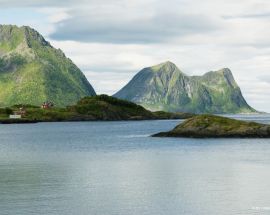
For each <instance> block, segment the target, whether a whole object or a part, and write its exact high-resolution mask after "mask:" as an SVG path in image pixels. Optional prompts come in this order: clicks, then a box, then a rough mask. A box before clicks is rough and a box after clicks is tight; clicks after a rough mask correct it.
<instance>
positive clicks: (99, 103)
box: [0, 95, 193, 124]
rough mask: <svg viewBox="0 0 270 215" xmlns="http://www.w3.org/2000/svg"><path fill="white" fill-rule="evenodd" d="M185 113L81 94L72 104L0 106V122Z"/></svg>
mask: <svg viewBox="0 0 270 215" xmlns="http://www.w3.org/2000/svg"><path fill="white" fill-rule="evenodd" d="M20 108H23V110H24V112H25V113H24V114H23V115H22V118H21V119H9V116H10V115H11V114H14V113H17V112H19V111H20ZM191 116H193V114H189V113H167V112H162V111H159V112H151V111H148V110H146V109H145V108H143V107H142V106H140V105H137V104H134V103H132V102H129V101H125V100H121V99H117V98H114V97H111V96H107V95H99V96H91V97H85V98H83V99H81V100H80V101H78V102H77V104H76V105H73V106H68V107H66V108H57V107H53V108H47V109H43V108H40V107H37V106H32V105H15V106H12V107H9V108H1V109H0V123H6V124H7V123H30V122H33V123H34V122H57V121H97V120H104V121H116V120H155V119H186V118H189V117H191Z"/></svg>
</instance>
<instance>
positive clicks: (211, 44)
mask: <svg viewBox="0 0 270 215" xmlns="http://www.w3.org/2000/svg"><path fill="white" fill-rule="evenodd" d="M0 4H1V7H15V6H16V7H33V10H36V11H39V12H40V13H42V14H43V15H45V16H46V22H45V23H46V26H47V27H46V29H47V33H45V35H49V34H52V33H53V34H54V37H55V38H58V39H59V40H58V41H52V44H53V45H54V46H56V47H57V48H61V49H63V50H64V52H65V53H66V54H67V56H69V57H70V58H71V59H72V60H73V61H74V62H75V63H76V64H77V65H78V66H79V67H80V68H81V69H82V70H83V71H84V72H85V74H86V76H87V77H88V79H89V81H90V82H91V83H92V84H93V85H94V87H95V88H96V90H97V92H99V93H109V94H112V93H114V92H115V91H117V90H119V89H120V88H121V87H122V86H123V85H124V84H125V83H126V82H128V81H129V80H130V78H131V77H132V76H133V75H135V73H136V72H138V71H139V70H140V69H142V68H143V67H146V66H151V65H153V64H157V63H160V62H162V61H166V60H170V61H173V62H175V63H176V64H177V65H178V66H179V68H180V69H182V70H183V72H185V73H187V74H203V73H205V72H207V71H209V70H218V69H220V68H223V67H229V68H230V69H231V70H232V72H233V74H234V76H235V79H236V80H237V82H238V83H239V85H240V87H241V89H242V92H243V94H244V96H245V97H246V99H247V101H248V103H250V104H251V105H252V106H253V107H254V108H257V109H259V110H264V111H269V112H270V94H269V90H270V83H269V82H270V81H269V80H270V78H268V77H269V72H270V57H269V56H270V38H269V35H270V2H269V0H239V1H235V0H204V1H201V0H168V1H162V0H114V1H113V0H77V1H75V0H69V1H50V0H41V1H34V0H32V1H31V0H26V1H19V0H9V1H7V0H0ZM37 7H39V9H38V8H37ZM40 7H41V8H42V9H40ZM44 8H45V9H44ZM21 10H24V8H22V9H21ZM40 10H41V11H40ZM38 22H40V25H38V23H36V24H35V25H34V27H35V28H37V30H41V31H42V32H44V31H45V30H46V29H45V28H41V27H42V26H43V24H42V23H44V22H41V21H40V19H39V20H38ZM18 23H21V21H20V22H19V21H18ZM48 25H49V27H48ZM47 38H48V39H50V40H51V38H49V37H48V36H47ZM63 40H67V41H63ZM70 40H74V41H70ZM75 41H76V42H75ZM153 42H154V43H153Z"/></svg>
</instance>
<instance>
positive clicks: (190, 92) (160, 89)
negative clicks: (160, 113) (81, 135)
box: [114, 62, 256, 113]
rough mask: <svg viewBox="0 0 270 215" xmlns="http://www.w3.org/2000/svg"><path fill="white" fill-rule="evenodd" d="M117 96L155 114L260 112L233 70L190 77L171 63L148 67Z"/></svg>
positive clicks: (222, 70) (116, 95)
mask: <svg viewBox="0 0 270 215" xmlns="http://www.w3.org/2000/svg"><path fill="white" fill-rule="evenodd" d="M114 96H115V97H117V98H121V99H126V100H129V101H132V102H135V103H137V104H140V105H142V106H143V107H145V108H147V109H149V110H152V111H157V110H164V111H170V112H191V113H252V112H256V111H255V110H254V109H253V108H252V107H250V106H249V105H248V104H247V102H246V101H245V99H244V97H243V96H242V93H241V90H240V88H239V86H238V85H237V83H236V82H235V80H234V77H233V75H232V73H231V71H230V70H229V69H221V70H219V71H216V72H208V73H206V74H205V75H203V76H188V75H186V74H184V73H183V72H182V71H180V70H179V69H178V68H177V67H176V65H175V64H173V63H171V62H165V63H162V64H159V65H156V66H153V67H148V68H144V69H143V70H141V71H140V72H139V73H138V74H136V75H135V76H134V78H133V79H132V80H131V81H130V82H129V83H128V84H127V85H126V86H125V87H123V88H122V89H121V90H120V91H119V92H117V93H116V94H115V95H114Z"/></svg>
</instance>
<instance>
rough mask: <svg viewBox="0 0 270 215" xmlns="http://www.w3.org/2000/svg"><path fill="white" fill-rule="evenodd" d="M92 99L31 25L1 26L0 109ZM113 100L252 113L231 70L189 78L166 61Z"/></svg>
mask: <svg viewBox="0 0 270 215" xmlns="http://www.w3.org/2000/svg"><path fill="white" fill-rule="evenodd" d="M94 95H96V93H95V91H94V89H93V87H92V86H91V84H90V83H89V82H88V80H87V79H86V77H85V76H84V75H83V73H82V72H81V71H80V69H79V68H78V67H77V66H76V65H75V64H74V63H73V62H72V61H71V60H70V59H68V58H67V57H66V56H65V54H64V53H63V52H62V51H61V50H59V49H55V48H54V47H52V46H51V45H50V43H49V42H47V41H46V40H45V39H44V38H43V37H42V35H40V34H39V33H38V32H37V31H35V30H34V29H32V28H30V27H25V26H24V27H17V26H13V25H0V107H3V106H12V105H14V104H31V105H41V104H42V103H43V102H44V101H52V102H53V103H54V104H55V105H56V106H59V107H61V106H68V105H73V104H75V103H76V102H77V101H78V100H80V99H81V98H83V97H86V96H94ZM114 96H115V97H117V98H120V99H125V100H129V101H131V102H135V103H137V104H139V105H142V106H143V107H145V108H146V109H149V110H152V111H160V110H162V111H170V112H191V113H252V112H256V111H255V110H254V109H253V108H251V107H250V106H249V105H248V104H247V102H246V101H245V99H244V98H243V96H242V93H241V90H240V88H239V87H238V85H237V83H236V82H235V80H234V78H233V75H232V73H231V71H230V70H229V69H222V70H219V71H216V72H208V73H206V74H205V75H203V76H188V75H186V74H184V73H183V72H181V71H180V70H179V69H178V68H177V67H176V66H175V64H173V63H171V62H165V63H162V64H159V65H156V66H153V67H148V68H145V69H143V70H141V71H140V72H139V73H138V74H137V75H136V76H135V77H134V78H133V79H132V80H131V81H130V82H129V83H128V84H127V85H126V86H125V87H124V88H122V89H121V90H120V91H119V92H117V93H116V94H115V95H114Z"/></svg>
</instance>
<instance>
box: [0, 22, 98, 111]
mask: <svg viewBox="0 0 270 215" xmlns="http://www.w3.org/2000/svg"><path fill="white" fill-rule="evenodd" d="M91 95H96V93H95V91H94V89H93V88H92V86H91V85H90V83H89V82H88V81H87V79H86V77H85V76H84V75H83V73H82V72H81V71H80V69H79V68H78V67H77V66H76V65H75V64H74V63H73V62H72V61H71V60H70V59H68V58H67V57H66V56H65V54H64V53H63V52H62V51H61V50H59V49H55V48H53V47H52V46H51V45H50V43H49V42H47V41H46V40H45V39H44V38H43V37H42V35H40V34H39V33H38V32H37V31H35V30H34V29H32V28H30V27H25V26H24V27H17V26H13V25H0V106H10V105H13V104H20V103H23V104H32V105H40V104H42V103H43V102H44V101H47V100H48V101H52V102H54V103H55V105H57V106H66V105H71V104H75V103H76V102H77V101H78V100H79V99H81V98H83V97H85V96H91Z"/></svg>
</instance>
